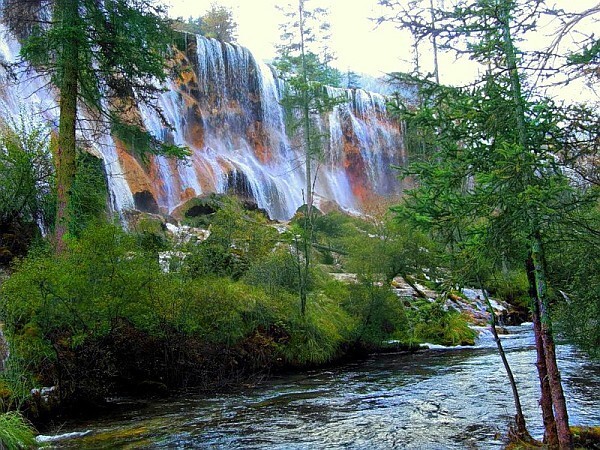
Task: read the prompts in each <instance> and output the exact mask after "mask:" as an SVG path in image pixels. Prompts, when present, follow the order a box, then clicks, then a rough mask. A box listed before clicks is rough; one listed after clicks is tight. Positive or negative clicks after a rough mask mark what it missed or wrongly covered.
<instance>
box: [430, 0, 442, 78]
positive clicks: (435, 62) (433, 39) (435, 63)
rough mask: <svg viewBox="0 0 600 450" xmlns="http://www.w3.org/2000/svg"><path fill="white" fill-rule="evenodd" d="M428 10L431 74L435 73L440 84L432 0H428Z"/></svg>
mask: <svg viewBox="0 0 600 450" xmlns="http://www.w3.org/2000/svg"><path fill="white" fill-rule="evenodd" d="M429 8H430V9H429V11H430V14H431V45H432V47H433V74H434V75H435V82H436V83H437V84H440V67H439V63H438V46H437V34H436V32H435V10H434V8H433V0H429Z"/></svg>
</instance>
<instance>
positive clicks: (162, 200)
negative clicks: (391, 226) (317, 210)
mask: <svg viewBox="0 0 600 450" xmlns="http://www.w3.org/2000/svg"><path fill="white" fill-rule="evenodd" d="M0 31H2V32H3V35H4V36H5V38H4V40H3V41H0V57H2V58H3V59H4V60H5V61H7V62H11V63H12V62H16V61H17V60H18V57H17V55H18V51H19V44H18V43H17V41H16V40H15V39H11V38H10V37H9V35H8V34H7V33H6V32H5V31H6V30H5V29H4V28H2V29H1V30H0ZM186 39H188V44H187V50H186V51H185V52H182V53H180V54H178V55H176V61H177V62H179V63H181V65H182V67H183V70H182V71H181V75H180V77H179V78H178V79H176V80H172V81H170V82H169V84H168V85H167V86H165V88H166V89H165V92H164V93H163V94H162V95H161V96H160V97H159V99H158V107H159V108H160V109H161V110H162V115H163V116H164V117H165V118H166V120H167V122H168V123H169V126H166V125H165V124H164V123H163V121H161V120H160V118H159V115H158V114H157V113H156V111H155V110H153V109H152V108H148V107H144V106H140V107H139V111H140V114H141V117H142V119H143V122H144V124H145V126H146V128H147V129H148V131H149V132H151V133H152V134H153V135H154V136H156V137H157V138H159V139H161V140H163V141H166V142H169V143H174V144H177V145H180V146H186V147H188V148H189V149H190V156H189V157H188V158H187V159H186V160H180V161H174V160H172V159H169V158H165V157H162V156H153V157H151V158H150V160H149V162H144V163H142V162H140V161H138V160H137V159H136V158H135V157H134V156H132V155H131V152H129V151H128V148H129V147H130V145H129V144H130V143H128V142H121V141H119V140H118V139H113V138H112V137H111V136H109V135H107V134H106V133H104V134H102V133H101V132H100V131H98V130H100V129H101V128H102V127H101V126H98V127H96V128H98V130H97V131H96V132H94V131H90V130H87V131H85V132H82V133H81V135H80V138H81V140H82V141H84V142H85V144H86V145H87V147H88V148H90V150H91V151H93V152H94V153H96V154H97V155H99V156H101V157H102V159H103V161H104V167H105V170H106V174H107V177H108V186H109V189H110V195H111V200H112V201H111V206H112V208H113V209H114V210H115V211H118V212H123V211H126V210H127V209H132V208H135V209H140V210H144V211H148V212H162V213H171V212H173V211H174V210H175V209H176V208H177V207H178V206H179V205H181V204H182V203H184V202H185V201H187V200H188V199H190V198H192V197H195V196H199V195H202V194H206V193H210V192H219V193H235V194H236V195H238V196H242V197H245V198H246V199H247V200H250V201H252V202H255V203H256V204H257V205H258V206H259V207H260V208H263V209H264V210H266V211H267V212H268V213H269V215H270V217H271V218H274V219H289V218H290V217H291V216H292V215H293V214H294V212H295V211H296V209H297V208H298V207H299V206H300V205H302V204H303V203H304V195H305V194H304V189H305V164H304V161H305V159H304V158H305V157H304V154H303V151H302V150H301V149H299V148H294V145H293V144H292V142H291V140H290V139H289V137H288V135H287V133H286V127H285V124H284V111H283V110H282V107H281V105H280V98H281V92H282V88H283V84H282V81H281V80H279V79H277V78H276V77H275V76H274V73H273V71H272V69H271V68H270V67H268V66H267V65H265V64H263V63H260V62H258V61H256V60H255V58H254V57H253V55H252V54H251V53H250V52H249V51H248V50H247V49H245V48H244V47H241V46H238V45H233V44H229V43H221V42H219V41H216V40H214V39H206V38H203V37H200V36H198V37H194V36H191V35H186ZM5 78H7V77H5ZM46 82H47V80H44V79H43V77H39V76H37V75H36V74H35V73H33V72H32V71H29V72H26V71H24V70H19V71H17V82H16V83H11V82H9V81H7V80H3V82H2V85H1V87H0V89H1V90H0V108H1V111H0V115H1V116H2V117H4V118H7V117H10V116H16V115H18V114H19V111H20V108H21V107H22V105H23V104H25V103H26V104H28V107H29V108H33V111H32V114H30V116H31V117H33V119H32V120H41V121H45V122H48V123H50V124H51V126H53V127H56V124H57V122H58V120H57V114H58V108H57V102H56V93H55V92H53V91H52V90H50V89H48V88H47V87H45V86H46ZM327 93H328V95H330V96H332V97H336V98H338V97H342V98H344V99H346V100H347V101H346V102H344V103H342V104H338V105H337V106H335V107H334V109H333V110H332V111H331V112H329V113H327V114H323V115H322V116H321V117H318V118H316V121H317V122H318V123H319V124H320V125H319V126H320V127H321V128H322V132H323V134H325V135H328V136H329V138H328V139H326V143H325V145H324V147H325V148H324V149H323V157H322V159H320V160H319V161H318V162H317V163H316V164H315V173H316V174H317V179H316V181H315V185H314V186H315V199H316V202H317V206H318V205H319V204H322V203H323V202H326V201H332V202H334V203H336V204H337V205H339V206H340V207H342V208H344V209H346V210H350V211H359V210H360V209H361V207H362V206H363V205H364V204H365V203H366V202H368V201H369V200H370V199H372V198H373V197H374V196H389V195H392V194H396V193H398V192H399V190H400V184H399V182H398V181H397V180H396V177H395V174H394V171H393V170H391V169H390V165H392V164H397V165H400V164H402V163H403V162H404V150H403V144H402V133H401V130H400V127H399V126H398V124H397V123H395V122H394V121H392V120H390V119H389V117H388V116H387V115H386V108H385V98H384V97H383V96H381V95H379V94H373V93H368V92H365V91H362V90H360V89H357V90H346V89H339V88H328V89H327ZM86 128H89V127H86ZM92 128H93V127H92ZM292 141H293V140H292Z"/></svg>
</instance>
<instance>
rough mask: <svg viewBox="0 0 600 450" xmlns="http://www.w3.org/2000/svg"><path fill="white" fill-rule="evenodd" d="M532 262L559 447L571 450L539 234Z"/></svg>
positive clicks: (532, 249) (535, 238)
mask: <svg viewBox="0 0 600 450" xmlns="http://www.w3.org/2000/svg"><path fill="white" fill-rule="evenodd" d="M531 259H532V261H533V267H534V275H535V285H536V294H537V305H538V308H539V311H540V325H541V326H540V330H541V336H542V342H543V344H544V354H545V361H546V370H547V374H548V382H549V384H550V395H551V397H552V405H553V407H554V419H555V421H556V431H557V434H558V446H559V448H560V449H561V450H570V449H572V448H573V435H572V433H571V429H570V428H569V415H568V413H567V403H566V400H565V395H564V392H563V389H562V384H561V381H560V371H559V370H558V364H557V363H556V350H555V346H554V338H553V337H552V322H551V319H550V311H549V304H548V292H547V284H546V271H545V268H544V262H543V261H544V254H543V245H542V239H541V237H540V234H539V232H536V233H535V234H534V236H533V238H532V245H531Z"/></svg>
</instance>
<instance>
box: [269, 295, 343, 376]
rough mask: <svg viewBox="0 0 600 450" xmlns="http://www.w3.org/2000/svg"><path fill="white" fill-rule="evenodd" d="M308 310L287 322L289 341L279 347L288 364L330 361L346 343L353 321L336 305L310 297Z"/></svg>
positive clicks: (326, 300)
mask: <svg viewBox="0 0 600 450" xmlns="http://www.w3.org/2000/svg"><path fill="white" fill-rule="evenodd" d="M310 305H311V307H310V308H308V309H307V312H306V314H305V315H300V314H298V309H295V311H296V312H295V314H294V316H293V318H292V320H291V321H290V331H291V333H290V340H289V342H287V343H286V345H285V346H283V347H281V348H280V351H281V352H282V354H283V356H284V358H285V359H286V360H287V361H289V362H290V363H291V364H299V365H304V364H319V363H324V362H328V361H331V360H332V359H333V358H334V357H335V356H336V355H337V354H338V353H339V351H340V347H341V345H342V344H343V343H344V342H347V340H348V338H349V336H350V333H351V330H352V327H353V325H354V321H353V320H352V319H351V318H350V317H349V315H348V313H347V312H346V311H344V310H343V309H342V308H341V307H340V305H339V303H338V302H337V301H335V300H332V299H330V298H328V297H326V296H324V295H320V294H314V295H311V296H310Z"/></svg>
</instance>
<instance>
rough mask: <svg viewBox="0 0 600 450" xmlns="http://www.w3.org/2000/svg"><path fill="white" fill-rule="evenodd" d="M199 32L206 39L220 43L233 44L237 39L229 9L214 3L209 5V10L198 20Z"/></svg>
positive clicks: (234, 23)
mask: <svg viewBox="0 0 600 450" xmlns="http://www.w3.org/2000/svg"><path fill="white" fill-rule="evenodd" d="M199 24H200V30H201V31H202V35H203V36H206V37H207V38H213V39H217V40H219V41H221V42H235V41H236V39H237V36H236V35H237V26H238V25H237V23H236V22H235V20H233V12H232V11H231V9H229V8H226V7H224V6H222V5H219V4H218V3H216V2H213V3H211V4H210V9H209V10H208V11H207V12H206V14H204V15H203V16H202V17H201V18H200V20H199Z"/></svg>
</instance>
